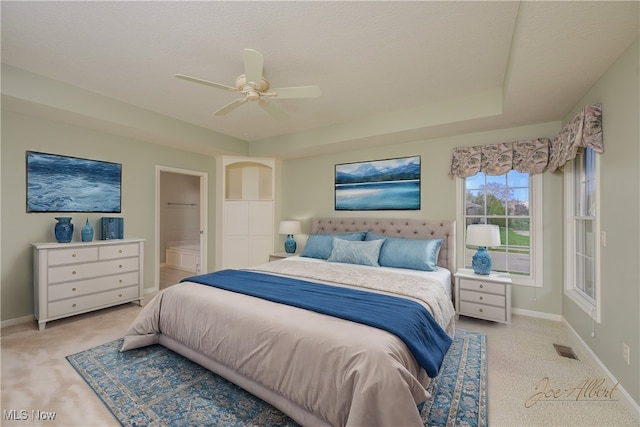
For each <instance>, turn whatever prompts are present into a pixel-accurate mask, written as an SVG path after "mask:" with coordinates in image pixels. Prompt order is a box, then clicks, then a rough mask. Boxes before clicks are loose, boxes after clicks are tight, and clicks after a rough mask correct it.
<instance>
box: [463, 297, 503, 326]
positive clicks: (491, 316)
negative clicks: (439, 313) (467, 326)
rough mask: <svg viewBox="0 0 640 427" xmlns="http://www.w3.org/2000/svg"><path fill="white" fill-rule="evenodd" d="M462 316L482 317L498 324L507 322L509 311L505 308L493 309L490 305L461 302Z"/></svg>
mask: <svg viewBox="0 0 640 427" xmlns="http://www.w3.org/2000/svg"><path fill="white" fill-rule="evenodd" d="M460 314H464V315H468V316H473V317H480V318H483V319H488V320H496V321H498V322H506V321H507V311H506V309H505V308H504V307H493V306H490V305H484V304H476V303H472V302H467V301H460Z"/></svg>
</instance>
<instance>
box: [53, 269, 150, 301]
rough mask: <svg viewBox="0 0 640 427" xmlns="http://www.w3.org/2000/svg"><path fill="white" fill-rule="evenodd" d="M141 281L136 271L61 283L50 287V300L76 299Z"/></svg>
mask: <svg viewBox="0 0 640 427" xmlns="http://www.w3.org/2000/svg"><path fill="white" fill-rule="evenodd" d="M139 280H140V274H139V273H138V272H137V271H134V272H132V273H125V274H116V275H114V276H105V277H99V278H97V279H87V280H79V281H76V282H65V283H60V284H58V285H51V286H49V288H48V291H47V292H49V295H48V300H49V301H56V300H61V299H64V298H74V297H78V296H82V295H86V294H92V293H96V292H102V291H108V290H111V289H117V288H122V287H125V286H132V285H137V284H138V282H139Z"/></svg>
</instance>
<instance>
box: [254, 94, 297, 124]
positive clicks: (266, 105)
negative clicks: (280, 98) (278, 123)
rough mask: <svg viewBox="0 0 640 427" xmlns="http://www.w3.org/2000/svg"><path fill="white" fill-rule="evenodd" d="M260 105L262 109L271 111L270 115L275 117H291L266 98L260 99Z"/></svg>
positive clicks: (281, 118)
mask: <svg viewBox="0 0 640 427" xmlns="http://www.w3.org/2000/svg"><path fill="white" fill-rule="evenodd" d="M258 105H259V106H261V107H262V109H263V110H264V111H266V112H267V113H269V115H270V116H271V117H273V118H274V119H278V120H286V119H288V118H289V116H288V115H287V113H285V112H284V110H282V109H281V108H280V107H278V106H277V105H276V104H274V103H273V102H269V101H267V100H266V99H260V101H258Z"/></svg>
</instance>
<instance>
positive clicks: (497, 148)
mask: <svg viewBox="0 0 640 427" xmlns="http://www.w3.org/2000/svg"><path fill="white" fill-rule="evenodd" d="M582 147H591V148H592V149H593V150H594V151H596V152H598V153H603V152H604V146H603V141H602V106H601V105H600V104H589V105H587V106H585V107H584V108H583V109H582V110H581V111H580V113H579V114H578V115H577V116H576V117H575V118H574V119H573V120H571V121H570V122H569V123H568V124H567V125H566V126H565V127H564V128H563V129H562V130H561V131H560V133H559V134H558V136H556V137H555V138H554V139H553V142H551V140H550V139H549V138H538V139H532V140H528V141H516V142H505V143H501V144H489V145H481V146H476V147H457V148H454V149H453V155H452V157H451V166H450V168H449V175H450V176H457V177H459V178H467V177H469V176H473V175H475V174H477V173H478V172H484V173H485V174H487V175H494V176H495V175H503V174H505V173H507V172H509V171H510V170H511V169H513V170H516V171H518V172H527V173H530V174H537V173H542V172H543V171H544V169H545V168H547V167H548V168H549V170H550V171H551V172H553V171H555V170H556V169H558V168H561V167H562V166H563V165H564V164H565V163H566V162H568V161H569V160H572V159H573V158H575V157H576V155H577V154H578V152H579V150H580V148H582Z"/></svg>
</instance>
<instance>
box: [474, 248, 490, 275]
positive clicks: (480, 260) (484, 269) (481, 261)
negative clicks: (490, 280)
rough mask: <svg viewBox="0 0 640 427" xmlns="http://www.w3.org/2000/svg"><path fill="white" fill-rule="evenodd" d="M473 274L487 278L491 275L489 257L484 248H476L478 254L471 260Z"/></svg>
mask: <svg viewBox="0 0 640 427" xmlns="http://www.w3.org/2000/svg"><path fill="white" fill-rule="evenodd" d="M471 266H472V267H473V272H474V273H476V274H482V275H483V276H487V275H489V274H490V273H491V255H489V252H488V251H487V248H486V246H478V252H476V254H475V255H474V256H473V258H472V259H471Z"/></svg>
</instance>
